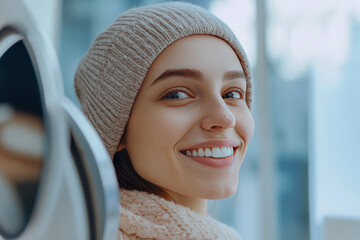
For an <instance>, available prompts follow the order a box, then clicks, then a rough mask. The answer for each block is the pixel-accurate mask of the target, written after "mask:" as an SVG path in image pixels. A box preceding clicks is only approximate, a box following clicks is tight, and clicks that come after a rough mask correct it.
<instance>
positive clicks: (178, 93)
mask: <svg viewBox="0 0 360 240" xmlns="http://www.w3.org/2000/svg"><path fill="white" fill-rule="evenodd" d="M188 97H189V95H188V94H186V93H184V92H181V91H174V92H170V93H168V94H166V95H165V96H164V98H165V99H184V98H188Z"/></svg>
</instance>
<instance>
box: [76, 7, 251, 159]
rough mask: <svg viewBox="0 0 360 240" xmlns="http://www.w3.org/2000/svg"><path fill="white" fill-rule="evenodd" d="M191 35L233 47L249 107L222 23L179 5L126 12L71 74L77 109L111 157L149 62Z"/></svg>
mask: <svg viewBox="0 0 360 240" xmlns="http://www.w3.org/2000/svg"><path fill="white" fill-rule="evenodd" d="M194 34H206V35H213V36H217V37H219V38H222V39H223V40H225V41H226V42H228V43H229V45H230V46H231V47H232V48H233V49H234V51H235V52H236V54H237V55H238V57H239V60H240V62H241V65H242V67H243V69H244V72H245V76H246V80H247V90H246V102H247V104H248V106H249V107H250V104H251V76H250V71H249V66H248V61H247V58H246V55H245V53H244V51H243V49H242V46H241V45H240V43H239V41H238V40H237V38H236V37H235V35H234V34H233V32H232V31H231V30H230V28H229V27H228V26H227V25H226V24H225V23H223V22H222V21H221V20H219V19H218V18H217V17H215V16H214V15H213V14H211V13H209V12H207V11H206V10H204V9H203V8H200V7H198V6H195V5H193V4H189V3H184V2H168V3H162V4H158V5H152V6H147V7H140V8H134V9H131V10H129V11H127V12H125V13H123V14H121V15H120V16H119V18H118V19H117V20H116V21H115V22H114V23H113V24H112V25H111V26H109V27H108V28H107V29H106V30H105V31H104V32H103V33H101V34H100V35H99V36H98V37H97V38H96V39H95V41H94V42H93V44H92V46H91V47H90V49H89V51H88V52H87V53H86V54H85V56H84V57H83V58H82V60H81V62H80V63H79V66H78V68H77V70H76V74H75V91H76V94H77V96H78V98H79V100H80V103H81V108H82V110H83V112H84V113H85V115H86V116H87V117H88V119H89V120H90V122H91V123H92V124H93V126H94V127H95V129H96V131H97V132H98V134H99V135H100V137H101V139H102V141H103V143H104V145H105V147H106V149H107V151H108V153H109V155H110V157H111V158H112V157H113V156H114V154H115V152H116V149H117V146H118V144H119V141H120V139H121V136H122V135H123V132H124V129H125V126H126V124H127V121H128V119H129V115H130V111H131V108H132V106H133V103H134V100H135V97H136V95H137V93H138V91H139V89H140V86H141V84H142V81H143V79H144V78H145V75H146V73H147V71H148V69H149V68H150V66H151V64H152V62H153V61H154V60H155V59H156V57H157V56H158V55H159V54H160V53H161V52H162V51H163V50H164V49H165V48H166V47H167V46H169V45H170V44H171V43H173V42H175V41H176V40H178V39H180V38H183V37H186V36H189V35H194Z"/></svg>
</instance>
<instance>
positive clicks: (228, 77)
mask: <svg viewBox="0 0 360 240" xmlns="http://www.w3.org/2000/svg"><path fill="white" fill-rule="evenodd" d="M238 78H243V79H246V77H245V74H244V72H243V71H230V72H226V73H225V74H224V80H233V79H238Z"/></svg>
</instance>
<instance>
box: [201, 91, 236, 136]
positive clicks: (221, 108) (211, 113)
mask: <svg viewBox="0 0 360 240" xmlns="http://www.w3.org/2000/svg"><path fill="white" fill-rule="evenodd" d="M201 111H204V113H205V114H204V115H203V116H204V117H203V119H202V122H201V126H202V128H203V129H205V130H215V131H218V130H220V131H221V130H225V129H229V128H233V127H235V123H236V119H235V116H234V114H233V113H232V112H231V111H230V109H229V106H228V105H227V104H226V103H225V102H224V99H222V98H221V99H216V100H214V101H209V102H207V103H206V106H205V107H204V108H203V109H202V110H201Z"/></svg>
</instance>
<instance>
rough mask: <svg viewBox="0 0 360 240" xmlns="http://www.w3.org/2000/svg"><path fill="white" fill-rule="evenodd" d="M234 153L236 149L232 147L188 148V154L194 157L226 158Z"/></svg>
mask: <svg viewBox="0 0 360 240" xmlns="http://www.w3.org/2000/svg"><path fill="white" fill-rule="evenodd" d="M233 154H234V149H233V148H232V147H221V148H218V147H214V148H212V149H211V148H205V151H204V149H203V148H199V149H193V150H187V151H186V155H187V156H193V157H213V158H225V157H228V156H231V155H233Z"/></svg>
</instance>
